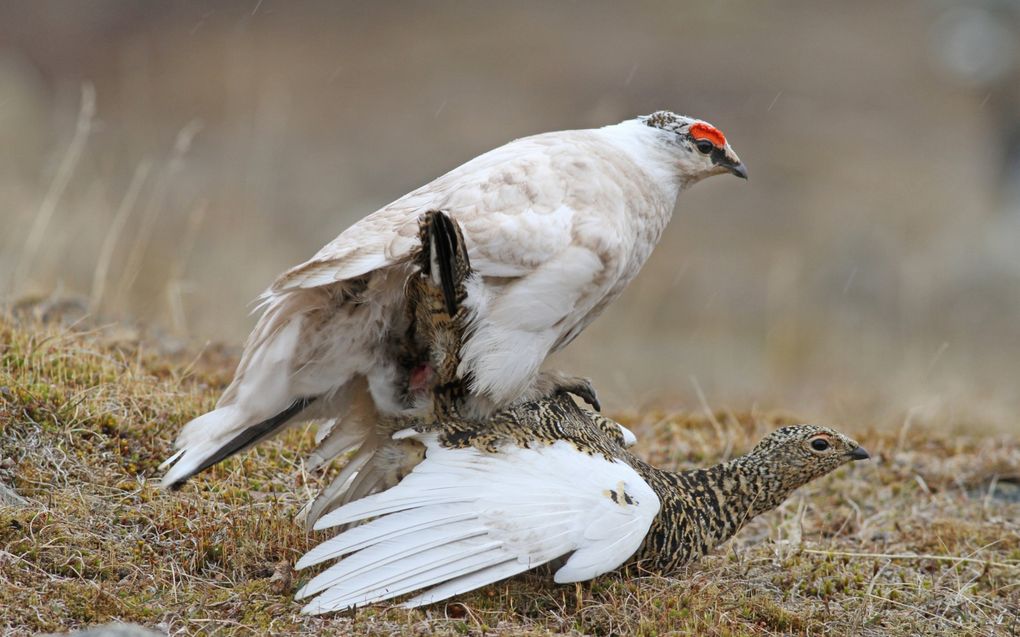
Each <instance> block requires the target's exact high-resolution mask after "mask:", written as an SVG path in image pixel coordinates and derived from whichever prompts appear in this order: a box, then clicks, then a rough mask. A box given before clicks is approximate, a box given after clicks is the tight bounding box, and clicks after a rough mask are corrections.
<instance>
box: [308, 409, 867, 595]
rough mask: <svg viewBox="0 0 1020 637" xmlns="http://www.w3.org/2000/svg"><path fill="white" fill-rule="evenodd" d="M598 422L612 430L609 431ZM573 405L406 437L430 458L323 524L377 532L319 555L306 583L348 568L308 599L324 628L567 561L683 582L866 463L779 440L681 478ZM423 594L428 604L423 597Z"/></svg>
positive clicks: (779, 433) (814, 434) (839, 445)
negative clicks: (687, 570)
mask: <svg viewBox="0 0 1020 637" xmlns="http://www.w3.org/2000/svg"><path fill="white" fill-rule="evenodd" d="M596 419H599V420H600V421H601V423H603V424H602V425H601V426H600V424H599V421H597V420H596ZM606 422H609V423H612V421H608V419H605V418H603V417H601V416H599V415H598V414H595V413H593V412H589V411H587V410H585V409H583V408H581V407H579V406H577V405H576V404H575V403H574V402H573V400H572V399H571V398H569V397H566V396H560V397H556V398H548V399H544V400H541V401H538V402H534V403H523V404H519V405H515V406H514V407H512V408H510V409H509V410H507V411H504V412H500V413H499V414H497V415H496V416H495V417H493V418H492V419H490V420H489V421H487V422H485V423H484V424H479V423H477V422H474V421H463V420H456V419H444V420H442V421H440V422H438V423H434V424H432V425H423V424H420V425H418V426H416V427H413V428H409V429H406V430H403V431H400V432H398V433H397V434H395V438H397V439H399V440H404V441H415V442H417V443H420V444H422V445H424V447H425V449H426V451H425V457H424V460H422V461H421V462H420V463H419V464H418V465H417V466H415V467H414V468H413V470H412V471H411V472H410V473H409V474H408V475H407V476H406V477H405V478H404V479H403V480H401V482H400V483H399V484H397V486H395V487H393V488H390V489H388V490H386V491H383V492H381V493H377V494H375V495H371V496H368V497H365V498H362V499H360V500H358V501H356V502H352V503H349V504H346V505H344V506H342V507H340V508H338V509H336V510H335V511H333V512H331V513H329V514H327V515H325V516H323V517H322V518H320V519H319V521H318V522H317V523H316V525H315V528H316V529H328V528H331V527H334V526H338V525H348V524H351V523H357V522H360V521H364V520H371V521H369V522H366V523H364V524H362V525H361V526H356V527H354V528H352V529H349V530H347V531H344V532H343V533H340V534H339V535H337V536H335V537H333V538H331V539H329V540H326V541H325V542H323V543H322V544H320V545H318V546H316V547H315V548H313V549H312V550H311V551H309V552H308V553H307V554H306V555H304V556H303V557H302V558H301V559H300V560H299V561H298V563H297V568H299V569H303V568H307V567H309V566H313V565H316V564H320V563H323V562H327V561H331V560H336V559H337V558H341V559H340V561H339V562H337V563H336V564H334V565H332V566H330V567H329V568H327V569H326V570H325V571H323V572H322V573H320V574H318V575H317V576H315V577H314V578H312V579H311V580H310V581H309V582H308V583H307V584H305V585H304V587H303V588H301V590H300V591H298V594H297V597H298V598H299V599H300V598H306V597H310V596H313V595H316V594H318V596H317V597H315V598H314V599H312V600H311V601H310V602H309V603H308V604H307V605H306V606H305V608H304V612H306V613H312V614H316V613H325V612H329V611H334V610H343V609H346V608H349V607H351V606H355V605H356V606H363V605H365V604H372V603H375V602H380V601H383V600H387V599H391V598H394V597H399V596H403V595H407V594H410V593H418V594H417V595H415V596H414V597H411V598H410V599H408V600H406V601H405V602H404V605H405V606H418V605H422V604H428V603H431V602H435V601H439V600H442V599H446V598H447V597H450V596H452V595H457V594H460V593H464V592H467V591H470V590H473V589H475V588H478V587H481V586H484V585H486V584H490V583H493V582H496V581H499V580H501V579H503V578H506V577H510V576H512V575H515V574H517V573H522V572H524V571H526V570H529V569H532V568H536V567H538V566H541V565H542V564H545V563H547V562H551V561H553V560H556V559H559V558H567V559H566V562H565V563H564V564H563V565H562V566H561V567H560V568H559V569H558V570H556V572H555V575H554V579H555V581H556V582H558V583H567V582H578V581H582V580H587V579H591V578H593V577H596V576H597V575H600V574H602V573H606V572H608V571H612V570H614V569H616V568H619V567H620V566H622V565H624V564H636V565H639V566H640V568H641V569H642V570H644V571H647V572H653V573H663V574H668V573H670V572H671V571H674V570H675V569H677V568H678V567H680V566H681V565H683V564H685V563H687V562H690V561H692V560H694V559H697V558H698V557H700V556H702V555H705V554H706V553H708V552H709V551H711V550H712V549H713V548H714V547H716V546H718V545H719V544H721V543H722V542H724V541H726V540H727V539H728V538H730V537H731V536H732V535H733V534H734V533H736V532H737V531H738V530H739V529H740V527H741V526H743V524H744V523H746V522H747V521H748V520H750V519H751V518H753V517H755V516H756V515H759V514H761V513H764V512H766V511H769V510H771V509H773V508H775V507H776V506H778V505H779V504H780V503H782V502H783V501H784V500H785V499H786V498H787V497H788V496H789V495H790V493H791V492H792V491H793V490H794V489H796V488H797V487H800V486H802V485H804V484H806V483H807V482H809V481H811V480H814V479H816V478H820V477H822V476H824V475H826V474H828V473H830V472H831V471H833V470H835V469H836V468H838V467H840V466H841V465H843V464H845V463H847V462H850V461H852V460H862V459H865V458H867V457H868V454H867V452H866V451H865V450H864V449H863V448H862V447H861V446H859V445H858V444H857V443H856V442H854V441H853V440H851V439H850V438H847V437H846V436H844V435H842V434H840V433H838V432H836V431H834V430H832V429H829V428H826V427H818V426H813V425H794V426H789V427H783V428H782V429H778V430H776V431H774V432H772V433H771V434H769V435H768V436H766V437H765V438H764V439H763V440H762V441H761V442H759V443H758V445H757V446H756V447H754V449H752V450H751V452H750V453H748V454H746V455H744V456H740V457H738V458H736V459H733V460H730V461H729V462H724V463H722V464H718V465H715V466H713V467H710V468H707V469H697V470H694V471H681V472H670V471H662V470H660V469H656V468H655V467H652V466H649V465H648V464H646V463H644V462H642V461H641V460H640V459H638V458H637V457H635V456H634V455H632V454H631V453H630V452H629V451H628V450H627V449H626V448H625V447H624V446H623V445H622V444H621V442H622V441H623V438H624V435H625V433H623V432H625V430H623V429H622V428H619V427H617V428H615V431H614V430H613V428H610V427H606V426H605V424H604V423H606ZM423 589H426V590H424V592H421V591H422V590H423Z"/></svg>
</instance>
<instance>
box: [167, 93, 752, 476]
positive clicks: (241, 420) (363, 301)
mask: <svg viewBox="0 0 1020 637" xmlns="http://www.w3.org/2000/svg"><path fill="white" fill-rule="evenodd" d="M706 136H707V137H706ZM709 139H711V140H712V141H711V142H709V141H708V140H709ZM725 172H732V173H734V174H737V175H739V176H746V172H745V171H744V168H743V165H742V164H741V163H740V160H739V159H738V158H737V157H736V155H735V154H733V152H732V149H730V147H729V145H728V144H726V142H725V139H724V138H723V137H722V135H721V133H719V132H718V131H716V130H715V129H714V128H713V127H711V126H710V125H708V124H706V123H704V122H700V121H699V120H694V119H691V118H687V117H684V116H680V115H675V114H673V113H669V112H666V111H660V112H658V113H655V114H653V115H650V116H648V117H644V118H638V119H634V120H628V121H625V122H623V123H621V124H617V125H614V126H607V127H604V128H600V129H593V130H579V131H562V132H555V133H546V134H542V135H536V136H533V137H527V138H524V139H519V140H517V141H514V142H511V143H509V144H506V145H505V146H502V147H500V148H497V149H495V150H493V151H490V152H488V153H485V154H484V155H481V156H479V157H477V158H475V159H473V160H471V161H469V162H467V163H466V164H464V165H462V166H460V167H459V168H456V169H454V170H452V171H451V172H449V173H447V174H446V175H443V176H442V177H439V178H438V179H436V180H435V181H433V182H431V183H429V184H427V185H425V186H423V187H421V188H419V189H417V190H415V191H413V192H411V193H409V194H407V195H405V196H404V197H401V198H400V199H398V200H397V201H395V202H393V203H392V204H390V205H388V206H386V207H384V208H382V209H381V210H378V211H376V212H375V213H373V214H371V215H369V216H367V217H365V218H364V219H362V220H361V221H359V222H358V223H356V224H354V225H353V226H351V227H350V228H348V229H347V230H346V231H344V232H343V233H342V234H341V235H340V236H339V237H337V238H336V239H335V240H333V241H332V242H330V243H329V244H328V245H326V246H325V247H323V248H322V249H321V250H320V251H319V252H318V253H317V254H316V255H315V256H314V257H312V258H311V259H310V260H309V261H307V262H305V263H303V264H301V265H299V266H297V267H295V268H292V269H291V270H288V271H287V272H285V273H284V274H283V275H282V276H280V278H279V279H277V281H276V282H275V283H273V285H272V286H271V287H270V288H269V289H268V290H267V291H266V292H265V294H264V295H263V297H262V302H263V306H264V312H263V315H262V317H261V318H260V320H259V322H258V324H257V325H256V327H255V329H254V330H253V332H252V334H251V336H250V337H249V339H248V342H247V344H246V346H245V351H244V354H243V356H242V359H241V362H240V364H239V365H238V368H237V371H236V374H235V377H234V380H233V382H232V383H231V385H230V387H228V388H227V390H226V391H225V392H224V394H223V396H222V398H221V399H220V401H219V403H218V405H217V409H216V410H215V411H212V412H210V413H208V414H205V415H204V416H201V417H199V418H196V419H195V420H193V421H191V422H190V423H188V424H187V425H186V426H185V427H184V429H183V430H182V431H181V433H180V436H179V438H178V440H177V446H178V449H179V450H180V451H179V452H178V453H177V454H175V455H174V456H173V457H172V458H171V459H169V460H168V461H167V462H166V463H165V464H166V465H168V466H170V465H172V466H171V467H170V469H169V471H168V472H167V474H166V475H165V477H164V479H163V483H164V484H166V485H171V486H177V485H179V484H181V483H183V481H184V480H186V479H187V478H188V477H190V476H191V475H193V474H195V473H197V472H198V471H201V470H203V469H204V468H206V467H208V466H211V465H212V464H215V463H216V462H218V461H219V460H222V459H223V458H225V457H228V456H230V455H232V454H233V453H236V452H237V451H240V450H241V449H244V448H245V447H247V446H249V445H251V444H255V443H257V442H258V441H260V440H262V439H264V438H266V437H268V436H269V435H271V434H272V433H274V432H275V431H277V430H279V429H280V428H281V427H283V426H284V425H286V424H288V423H290V422H295V421H298V420H310V419H313V418H339V419H340V421H339V422H338V423H337V424H336V425H335V427H334V429H336V430H338V431H341V432H343V431H344V429H345V428H346V427H347V423H348V422H352V423H353V424H352V425H351V427H353V428H354V436H353V443H352V444H353V445H354V446H357V444H359V441H360V444H362V447H363V449H367V450H371V449H372V448H374V447H373V445H375V444H378V442H379V441H378V440H377V439H374V438H373V436H374V435H375V434H374V433H373V431H372V428H371V426H370V425H371V423H373V422H374V421H375V419H376V416H377V415H378V414H380V413H382V414H388V415H392V414H399V413H406V412H408V411H409V410H413V408H414V401H413V400H408V392H407V388H408V374H409V370H408V369H407V366H406V363H402V362H401V361H400V360H399V355H398V352H399V339H400V338H401V337H402V335H403V331H404V329H405V327H406V317H405V316H404V314H403V308H404V307H405V302H404V301H405V299H404V295H403V290H404V284H405V281H406V280H407V277H408V275H409V274H410V273H411V270H412V266H411V264H410V260H411V258H412V255H413V253H414V251H415V249H416V247H417V244H418V225H417V224H418V219H419V217H420V216H421V215H422V214H423V213H425V212H427V211H430V210H441V211H443V212H445V213H446V214H447V215H448V216H449V217H451V218H452V219H454V220H455V221H456V222H457V223H458V224H459V226H460V228H461V229H462V231H463V234H464V241H465V244H466V246H467V249H468V253H469V255H470V259H471V265H472V268H473V270H474V271H475V273H476V274H477V276H476V277H475V278H473V279H472V280H471V281H469V282H468V298H467V299H466V301H465V302H464V305H465V306H467V307H468V308H469V310H470V311H471V320H470V325H469V329H468V333H467V338H466V339H465V341H464V344H463V347H462V351H461V353H460V354H461V357H460V360H461V365H460V369H459V372H460V376H461V377H462V378H466V379H469V380H470V383H469V389H470V391H471V395H470V396H469V399H468V404H467V408H468V409H469V410H473V411H474V413H475V414H476V415H481V416H484V415H485V414H488V413H491V412H492V411H494V410H495V409H497V408H502V407H505V406H507V405H509V404H513V403H514V402H515V401H517V400H520V399H522V398H530V397H534V396H533V395H531V394H529V392H532V393H533V392H534V391H536V390H535V388H536V379H537V375H538V372H539V368H540V366H541V364H542V362H543V361H544V360H545V359H546V357H547V356H548V355H549V354H550V353H551V352H553V351H556V350H558V349H560V348H562V347H564V346H565V345H566V344H568V343H569V342H570V341H571V340H573V339H574V338H575V337H576V336H577V335H578V334H579V333H580V332H581V331H582V330H583V329H584V328H585V327H586V326H587V325H588V324H589V323H590V322H591V321H592V320H594V318H595V317H596V316H597V315H598V314H599V313H600V312H601V311H602V309H603V308H605V306H606V305H608V304H609V303H610V302H611V301H612V300H613V299H615V298H616V297H617V296H618V295H619V294H620V292H622V290H623V289H624V287H625V286H626V285H627V284H628V283H629V282H630V281H631V279H632V278H633V277H634V276H635V275H636V274H637V272H638V271H639V270H640V268H641V266H642V265H643V264H644V262H645V260H646V259H647V258H648V256H649V254H650V253H651V251H652V249H653V247H654V246H655V244H656V243H657V242H658V240H659V237H660V236H661V234H662V231H663V229H664V228H665V227H666V224H667V222H668V221H669V218H670V216H671V214H672V210H673V207H674V204H675V203H676V199H677V196H678V194H679V193H680V192H681V190H682V189H683V188H685V187H686V186H688V185H690V184H692V183H694V182H697V181H699V180H701V179H703V178H705V177H708V176H711V175H715V174H722V173H725ZM365 398H369V399H368V400H366V399H365ZM345 419H346V420H345ZM361 432H364V433H361ZM345 444H346V443H345ZM346 446H351V445H346Z"/></svg>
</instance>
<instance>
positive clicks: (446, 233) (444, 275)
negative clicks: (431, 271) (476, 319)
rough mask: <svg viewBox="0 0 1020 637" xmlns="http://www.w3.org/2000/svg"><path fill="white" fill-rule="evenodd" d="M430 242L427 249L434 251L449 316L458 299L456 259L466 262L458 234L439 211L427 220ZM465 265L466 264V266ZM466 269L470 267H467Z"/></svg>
mask: <svg viewBox="0 0 1020 637" xmlns="http://www.w3.org/2000/svg"><path fill="white" fill-rule="evenodd" d="M429 221H430V223H429V234H430V235H431V241H430V242H429V248H433V247H434V249H435V251H436V254H435V257H436V261H437V262H438V264H439V281H440V285H441V286H442V289H443V300H444V301H445V302H446V311H447V313H449V315H450V316H453V315H455V314H456V313H457V307H458V306H459V305H460V299H459V298H458V294H457V287H458V285H457V283H458V282H457V272H456V271H457V259H458V258H461V259H464V260H465V261H466V260H467V252H466V251H465V250H464V247H463V245H462V244H461V239H460V234H459V233H458V232H457V227H456V226H455V225H454V223H453V221H452V220H451V219H450V217H448V216H447V215H446V213H444V212H441V211H435V212H433V213H432V215H431V219H430V220H429ZM466 265H467V264H466ZM468 269H470V266H469V265H468Z"/></svg>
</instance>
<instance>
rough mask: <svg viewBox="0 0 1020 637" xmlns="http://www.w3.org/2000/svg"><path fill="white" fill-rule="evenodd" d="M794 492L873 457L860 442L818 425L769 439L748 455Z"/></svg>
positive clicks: (788, 429)
mask: <svg viewBox="0 0 1020 637" xmlns="http://www.w3.org/2000/svg"><path fill="white" fill-rule="evenodd" d="M748 456H749V457H751V458H753V459H754V460H755V461H756V463H758V464H759V465H760V466H762V467H764V468H767V472H768V473H769V474H770V475H774V476H776V477H778V478H779V479H780V480H781V481H782V482H783V483H784V486H786V487H787V488H789V489H790V490H793V489H796V488H797V487H799V486H801V485H804V484H807V483H808V482H810V481H811V480H814V479H816V478H820V477H822V476H824V475H826V474H828V473H830V472H832V471H834V470H836V469H837V468H839V467H840V466H842V465H844V464H846V463H847V462H852V461H855V460H867V459H868V458H870V457H871V456H870V455H869V454H868V452H867V451H866V450H865V449H864V447H862V446H861V445H860V444H858V443H857V441H855V440H853V439H851V438H848V437H847V436H844V435H843V434H841V433H839V432H838V431H835V430H833V429H829V428H828V427H819V426H816V425H792V426H789V427H783V428H781V429H777V430H775V431H773V432H772V433H770V434H769V435H767V436H765V438H763V439H762V441H761V442H759V443H758V444H757V445H756V446H755V448H754V449H753V450H752V451H751V453H749V454H748Z"/></svg>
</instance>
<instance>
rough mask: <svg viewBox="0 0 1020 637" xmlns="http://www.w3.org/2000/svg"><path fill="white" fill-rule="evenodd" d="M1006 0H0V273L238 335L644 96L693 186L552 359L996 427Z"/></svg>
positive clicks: (1010, 208)
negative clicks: (416, 201)
mask: <svg viewBox="0 0 1020 637" xmlns="http://www.w3.org/2000/svg"><path fill="white" fill-rule="evenodd" d="M1018 9H1020V7H1018V5H1017V3H1016V2H1000V1H994V0H987V1H984V2H957V3H946V4H940V3H936V2H925V1H920V0H918V1H914V2H900V3H890V2H884V1H865V2H855V3H829V2H817V1H814V0H803V1H799V2H775V3H762V2H753V1H750V0H748V1H746V2H738V1H725V2H713V3H689V4H688V3H678V2H627V3H622V2H583V3H581V2H557V3H550V2H513V3H505V2H427V3H426V2H413V3H412V2H406V3H403V2H402V3H382V2H374V3H370V2H332V1H331V2H283V1H281V0H246V1H244V2H228V1H218V2H185V1H180V2H174V3H154V2H142V1H127V0H91V1H89V2H73V1H70V0H68V1H64V2H55V1H38V0H32V1H29V0H23V1H18V0H8V1H6V2H3V3H2V4H0V228H2V230H0V290H3V296H4V299H5V300H6V301H7V302H20V301H23V300H25V299H33V298H35V299H38V298H45V299H50V300H54V299H76V301H75V302H76V303H78V304H79V305H81V306H82V307H83V308H85V310H87V311H89V312H91V313H92V315H94V316H101V317H103V319H104V320H108V321H113V320H132V321H138V322H140V323H144V324H147V325H152V326H156V327H157V328H158V329H159V330H160V331H161V333H163V334H165V335H167V336H168V337H172V338H176V339H179V340H180V341H181V342H192V343H198V344H201V343H203V342H206V341H214V342H223V343H226V344H229V345H235V346H236V345H240V343H242V341H243V339H244V337H245V336H246V335H247V332H248V330H249V329H250V327H251V326H252V324H253V317H251V316H250V315H249V310H250V307H251V306H250V302H251V300H252V299H253V298H254V297H255V296H256V295H257V294H258V293H259V292H260V291H261V290H262V289H264V288H265V287H266V286H267V285H268V284H269V283H270V282H271V281H272V280H273V278H274V277H275V276H276V275H277V274H278V273H279V272H280V271H282V270H284V269H285V268H287V267H289V266H291V265H294V264H297V263H299V262H301V261H303V260H304V259H306V258H308V257H309V256H311V254H313V253H314V252H315V251H316V250H317V249H318V248H319V247H320V246H321V245H322V244H324V243H326V242H327V241H329V240H330V239H332V238H333V237H334V236H336V235H337V234H338V233H339V232H340V231H342V230H343V229H344V228H346V227H347V226H348V225H350V224H351V223H353V222H354V221H356V220H357V219H359V218H361V217H362V216H364V215H366V214H368V213H370V212H372V211H373V210H375V209H376V208H378V207H380V206H381V205H384V204H386V203H388V202H389V201H391V200H393V199H396V198H397V197H399V196H400V195H402V194H404V193H405V192H407V191H409V190H411V189H413V188H415V187H417V186H419V185H421V184H423V183H425V182H427V181H429V180H431V179H433V178H434V177H436V176H438V175H440V174H442V173H444V172H445V171H447V170H449V169H451V168H453V167H455V166H457V165H458V164H460V163H462V162H464V161H466V160H468V159H470V158H472V157H474V156H475V155H477V154H479V153H481V152H483V151H485V150H488V149H490V148H493V147H495V146H498V145H500V144H503V143H505V142H507V141H509V140H511V139H513V138H516V137H520V136H525V135H529V134H532V133H538V132H543V131H549V130H557V129H566V128H586V127H594V126H601V125H605V124H609V123H615V122H617V121H620V120H622V119H626V118H630V117H634V116H636V115H639V114H644V113H649V112H652V111H655V110H658V109H672V110H676V111H678V112H682V113H686V114H690V115H693V116H697V117H702V118H704V119H707V120H709V121H711V122H713V123H714V124H716V125H717V126H718V127H719V128H721V129H722V130H723V131H725V133H726V135H727V137H728V138H729V140H730V142H731V143H732V145H733V147H734V148H735V149H736V151H737V152H738V153H739V154H740V156H741V158H742V159H743V160H744V161H745V163H746V164H747V166H748V168H749V171H750V175H751V179H750V181H748V182H746V183H745V182H742V181H740V180H737V179H732V178H727V177H717V178H714V179H711V180H709V181H707V182H704V183H701V184H698V185H697V186H695V187H694V188H693V189H692V190H691V191H689V192H688V193H686V194H685V195H684V196H683V197H682V198H681V200H680V204H679V206H678V209H677V210H676V213H675V215H674V217H673V221H672V224H671V226H670V228H669V229H668V230H667V233H666V235H665V237H664V239H663V241H662V243H661V244H660V246H659V248H658V250H657V251H656V252H655V254H654V255H653V257H652V259H651V261H650V263H649V264H648V265H647V267H646V268H645V269H644V271H643V272H642V274H641V275H640V276H639V277H638V279H637V280H636V281H635V282H634V283H633V284H632V285H631V287H630V289H629V290H628V291H627V292H626V294H625V296H624V297H623V298H622V299H620V300H619V301H618V302H617V303H616V304H614V305H613V306H611V307H610V309H609V310H608V311H607V312H606V313H605V314H604V315H603V317H602V318H601V319H599V320H598V321H597V322H596V323H595V324H594V325H593V326H592V327H590V328H589V329H588V330H587V332H586V333H585V334H584V335H583V336H582V337H581V338H580V339H578V340H577V341H576V342H575V343H573V344H572V345H571V346H570V348H569V349H568V350H567V351H566V352H564V353H563V354H562V355H559V356H558V357H557V358H556V360H555V361H554V364H555V365H556V366H558V367H561V368H565V369H569V370H570V371H573V372H577V373H583V374H587V375H590V376H592V377H593V378H594V379H595V381H596V384H597V386H598V388H599V389H600V391H601V393H602V396H603V398H604V399H605V400H604V402H606V403H608V406H609V407H610V408H612V409H614V410H617V411H618V410H626V409H628V408H632V407H641V406H649V405H662V406H684V407H688V408H695V409H697V408H702V407H703V406H704V405H709V406H711V407H712V408H721V407H723V406H732V407H734V408H738V407H739V408H744V407H747V406H758V407H760V408H763V409H765V408H777V407H778V408H784V409H788V410H790V411H793V412H797V413H801V414H805V415H809V416H812V417H817V418H820V419H824V420H825V421H829V422H840V421H854V422H858V423H869V422H876V423H882V422H904V421H906V422H909V421H910V420H911V419H913V418H915V417H916V418H922V417H923V418H924V419H926V420H927V421H930V422H946V423H955V424H954V425H953V426H960V425H961V424H963V425H964V426H970V425H972V424H974V425H976V424H985V423H992V424H993V425H994V426H1000V427H1006V428H1016V427H1017V424H1018V423H1017V417H1016V415H1015V414H1016V410H1017V409H1020V378H1018V376H1020V152H1018V149H1020V71H1018V63H1020V36H1018V33H1020V31H1018V22H1020V20H1018V15H1020V11H1018Z"/></svg>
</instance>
